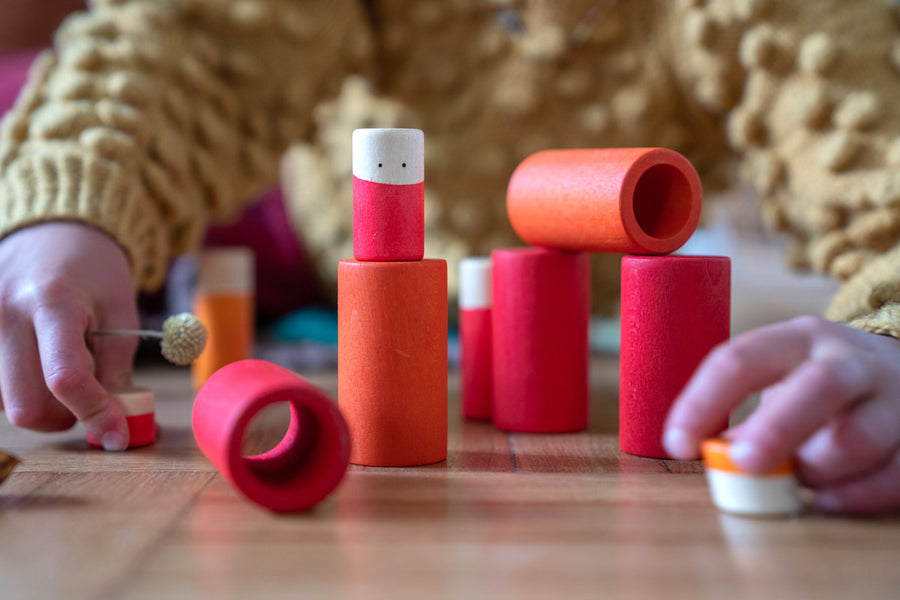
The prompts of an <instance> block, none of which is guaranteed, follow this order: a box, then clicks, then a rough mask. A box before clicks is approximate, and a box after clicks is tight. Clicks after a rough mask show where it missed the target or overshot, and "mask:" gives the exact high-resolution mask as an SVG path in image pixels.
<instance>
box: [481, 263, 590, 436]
mask: <svg viewBox="0 0 900 600" xmlns="http://www.w3.org/2000/svg"><path fill="white" fill-rule="evenodd" d="M492 263H493V264H492V269H493V296H494V298H493V300H494V305H493V315H492V335H493V347H494V360H493V375H494V403H493V413H494V415H493V418H494V424H495V425H496V426H497V427H499V428H501V429H505V430H508V431H522V432H534V433H561V432H568V431H580V430H582V429H585V428H586V427H587V425H588V404H589V394H588V359H589V351H588V326H589V319H590V304H591V298H590V295H591V292H590V289H591V285H590V279H591V274H590V260H589V255H588V254H585V253H569V252H559V251H556V250H546V249H542V248H513V249H504V250H495V251H494V253H493V255H492Z"/></svg>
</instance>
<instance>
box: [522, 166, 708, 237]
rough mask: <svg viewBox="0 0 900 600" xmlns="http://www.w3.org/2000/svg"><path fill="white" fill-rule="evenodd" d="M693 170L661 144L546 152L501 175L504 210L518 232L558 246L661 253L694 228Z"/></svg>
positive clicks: (698, 192) (696, 189)
mask: <svg viewBox="0 0 900 600" xmlns="http://www.w3.org/2000/svg"><path fill="white" fill-rule="evenodd" d="M702 202H703V191H702V188H701V186H700V178H699V177H698V175H697V171H696V170H695V169H694V167H693V165H691V163H690V161H688V160H687V159H686V158H685V157H684V156H682V155H681V154H679V153H677V152H675V151H673V150H667V149H665V148H603V149H580V150H546V151H543V152H538V153H537V154H533V155H531V156H529V157H528V158H526V159H525V160H524V161H522V163H521V164H520V165H519V166H518V167H517V168H516V170H515V172H514V173H513V175H512V178H511V179H510V181H509V187H508V189H507V195H506V208H507V212H508V213H509V220H510V223H511V224H512V226H513V229H515V231H516V233H518V234H519V236H520V237H521V238H522V239H523V240H525V241H526V242H528V243H529V244H531V245H534V246H543V247H545V248H555V249H558V250H570V251H586V252H614V253H622V254H667V253H669V252H672V251H674V250H677V249H678V248H680V247H681V246H682V245H683V244H684V243H685V242H686V241H687V240H688V238H689V237H691V235H692V234H693V232H694V230H695V229H696V228H697V224H698V222H699V220H700V209H701V206H702Z"/></svg>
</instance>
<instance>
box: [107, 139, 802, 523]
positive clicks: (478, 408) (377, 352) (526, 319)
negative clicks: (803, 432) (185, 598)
mask: <svg viewBox="0 0 900 600" xmlns="http://www.w3.org/2000/svg"><path fill="white" fill-rule="evenodd" d="M353 184H354V185H353V200H354V209H353V212H354V245H353V249H354V259H347V260H342V261H341V262H340V263H339V265H338V330H339V335H338V338H339V339H338V345H339V350H338V352H339V364H338V381H339V383H338V405H335V404H334V403H333V402H332V401H331V400H330V399H329V398H328V397H327V396H326V395H325V394H324V393H323V392H321V391H320V390H318V389H316V388H315V387H314V386H312V385H311V384H309V383H308V382H306V381H305V380H303V379H302V378H301V377H299V376H297V375H295V374H293V373H291V372H289V371H287V370H285V369H283V368H281V367H279V366H276V365H274V364H272V363H269V362H266V361H260V360H242V359H246V358H247V357H249V355H250V352H251V347H252V338H253V330H252V289H253V288H252V280H253V276H252V256H250V255H249V254H247V253H245V252H242V251H239V250H231V251H221V250H219V251H215V253H214V254H209V255H207V256H206V257H205V259H204V260H201V269H200V285H199V286H198V296H197V300H196V302H195V311H196V312H197V314H198V316H200V318H201V320H203V321H204V322H205V323H206V324H207V325H208V326H209V327H210V334H209V342H210V344H209V347H208V348H207V349H206V350H205V351H204V352H203V355H201V356H200V358H199V360H197V361H196V362H194V365H193V381H194V385H195V386H197V387H199V388H200V389H199V392H198V394H197V398H196V401H195V404H194V410H193V418H192V422H193V428H194V434H195V437H196V439H197V443H198V445H199V447H200V449H201V450H202V451H203V453H204V454H205V455H206V456H207V457H208V458H209V460H210V462H212V463H213V465H215V467H216V468H217V469H218V470H219V471H220V473H221V474H222V475H223V476H224V477H225V478H226V479H227V480H228V481H230V482H231V483H232V484H233V485H234V486H235V487H237V488H238V489H239V490H240V491H241V492H243V493H244V494H245V495H246V496H247V497H248V498H249V499H250V500H252V501H254V502H256V503H258V504H260V505H261V506H264V507H266V508H268V509H271V510H273V511H277V512H296V511H301V510H307V509H309V508H312V507H313V506H315V505H316V504H317V503H318V502H319V501H321V500H322V499H324V498H325V497H327V496H328V495H329V494H330V493H331V492H332V491H333V490H334V488H335V487H336V486H337V485H338V483H339V482H340V480H341V479H342V477H343V475H344V472H345V471H346V468H347V465H348V463H350V462H352V463H355V464H360V465H369V466H381V467H401V466H412V465H423V464H429V463H434V462H439V461H442V460H444V459H446V456H447V310H448V304H447V265H446V262H445V261H443V260H439V259H425V258H424V253H425V252H424V136H423V134H422V132H421V131H419V130H413V129H361V130H356V131H355V132H354V133H353ZM701 203H702V191H701V186H700V181H699V178H698V176H697V173H696V171H695V170H694V168H693V166H692V165H691V164H690V163H689V162H688V161H687V159H685V158H684V157H683V156H682V155H680V154H678V153H676V152H674V151H671V150H666V149H662V148H635V149H590V150H548V151H543V152H539V153H537V154H534V155H532V156H531V157H529V158H527V159H526V160H525V161H523V162H522V163H521V164H520V165H519V167H518V168H517V169H516V171H515V172H514V173H513V175H512V178H511V179H510V183H509V187H508V192H507V210H508V214H509V218H510V222H511V224H512V226H513V228H514V229H515V231H516V232H517V233H518V234H519V236H520V237H521V238H522V239H523V240H524V241H526V242H527V243H529V244H532V246H531V247H521V248H507V249H498V250H495V251H494V252H493V254H492V256H491V257H490V258H488V257H474V258H469V259H465V260H463V261H462V263H461V265H460V291H459V309H460V339H461V346H462V348H461V350H462V356H461V359H462V362H461V391H462V393H461V410H462V414H463V416H464V417H465V418H471V419H483V420H488V419H489V420H492V421H493V423H494V424H495V425H496V426H497V427H499V428H501V429H504V430H507V431H515V432H531V433H563V432H574V431H580V430H583V429H585V428H587V426H588V422H589V414H588V413H589V404H590V397H589V384H588V377H589V366H588V363H589V347H588V330H589V327H588V323H589V317H590V285H591V282H590V262H589V258H590V253H592V252H605V253H617V254H625V255H626V256H624V258H623V259H622V296H621V311H622V316H621V319H622V321H621V332H622V333H621V336H622V340H621V367H620V369H621V370H620V411H619V412H620V423H619V433H620V445H621V448H622V450H623V451H625V452H628V453H631V454H636V455H639V456H646V457H655V458H667V455H666V452H665V450H664V449H663V447H662V443H661V439H662V429H663V425H664V421H665V417H666V414H667V413H668V410H669V408H670V407H671V404H672V402H673V401H674V399H675V397H676V396H677V394H678V393H679V392H680V390H681V389H682V388H683V386H684V385H685V384H686V383H687V381H688V379H689V378H690V376H691V374H692V373H693V371H694V370H695V368H696V367H697V366H698V365H699V363H700V362H701V360H702V359H703V357H704V356H705V355H706V354H707V353H708V352H709V351H710V350H711V349H712V348H713V347H714V346H715V345H717V344H719V343H720V342H723V341H725V340H726V339H727V338H728V336H729V317H730V260H729V259H728V258H726V257H718V256H704V257H701V256H670V255H668V254H669V253H671V252H673V251H675V250H677V249H678V248H680V247H681V246H682V245H683V244H684V243H685V242H686V241H687V240H688V238H689V237H690V236H691V235H692V234H693V232H694V230H695V229H696V227H697V224H698V222H699V217H700V210H701ZM115 396H116V397H117V398H118V399H119V400H120V401H121V402H122V403H123V406H124V407H125V408H126V413H127V414H128V415H129V416H128V418H129V426H130V427H131V428H132V446H138V445H143V444H147V443H152V441H153V436H152V435H151V433H152V432H153V396H152V392H150V391H146V390H144V391H141V390H123V391H117V392H116V393H115ZM280 402H286V403H288V404H289V405H290V415H291V416H290V425H289V427H288V431H287V433H286V434H285V436H284V438H283V439H282V440H281V442H280V443H279V444H278V445H277V446H276V447H275V448H273V449H272V450H270V451H268V452H266V453H264V454H260V455H257V456H245V455H244V454H243V447H242V444H243V438H244V433H245V431H246V429H247V427H248V426H249V424H250V422H251V421H252V420H253V418H254V417H255V416H256V415H257V414H258V413H259V411H260V410H262V409H263V408H264V407H266V406H268V405H270V404H273V403H280ZM148 416H149V420H148ZM132 420H134V424H133V423H132ZM147 423H149V424H150V425H149V429H148V426H147ZM727 425H728V424H727V423H722V424H721V429H722V430H724V429H726V428H727ZM727 450H728V442H727V440H709V441H707V442H706V443H705V444H704V447H703V454H704V459H705V461H706V464H707V474H708V478H709V483H710V487H711V491H712V495H713V499H714V501H715V502H716V504H717V505H718V506H719V507H720V508H721V509H722V510H726V511H729V512H734V513H738V514H750V515H772V514H792V513H796V512H798V511H799V510H800V508H801V505H800V503H799V501H798V500H797V493H796V481H795V479H794V477H793V474H792V472H791V471H790V465H788V464H786V465H781V466H779V468H778V469H776V470H774V471H773V472H772V473H771V474H767V475H764V476H753V475H749V474H746V473H744V472H741V471H740V469H738V468H737V467H736V466H735V465H734V464H733V463H732V462H731V461H730V460H729V459H728V452H727Z"/></svg>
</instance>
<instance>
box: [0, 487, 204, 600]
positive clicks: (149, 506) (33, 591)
mask: <svg viewBox="0 0 900 600" xmlns="http://www.w3.org/2000/svg"><path fill="white" fill-rule="evenodd" d="M29 475H30V474H28V473H23V474H19V473H16V474H14V478H13V479H12V481H11V482H10V483H14V482H15V481H16V480H17V479H21V478H22V477H23V476H29ZM210 477H211V475H210V474H209V473H172V472H167V473H153V472H148V471H137V472H131V471H104V470H100V471H97V472H94V473H86V472H72V473H69V472H61V473H59V474H58V475H56V476H53V477H51V478H49V479H48V480H47V481H45V482H44V483H43V484H42V485H40V486H39V487H38V488H36V489H34V490H33V491H31V492H30V493H28V494H27V495H26V496H25V497H24V498H22V499H21V501H19V502H17V503H15V504H14V505H13V506H11V507H5V508H4V510H3V513H2V516H3V518H2V519H0V539H3V540H7V541H11V540H15V543H3V544H0V582H2V585H3V591H2V594H0V595H2V597H4V598H92V597H94V596H95V595H97V594H99V593H101V592H102V590H103V589H104V588H105V586H108V585H110V584H111V583H113V582H114V581H115V580H116V578H117V577H118V576H120V575H121V574H122V573H123V572H126V571H127V570H128V569H129V568H131V567H132V565H133V564H134V563H135V562H136V561H138V560H140V559H142V558H143V554H144V552H145V551H146V549H147V548H148V547H150V546H151V545H152V544H153V543H154V542H155V541H156V540H157V537H158V535H159V534H160V531H161V530H163V529H164V528H166V527H167V526H170V525H171V523H172V521H173V520H174V519H176V518H177V517H178V515H179V514H180V513H181V512H182V511H183V509H184V508H185V506H186V505H187V504H188V503H189V502H190V501H191V499H192V498H193V497H194V496H195V495H196V494H197V493H199V491H200V490H201V489H202V488H203V486H204V485H206V482H207V481H208V480H209V478H210ZM4 488H6V484H4ZM13 489H15V488H14V487H13ZM8 493H10V492H9V491H8V490H6V489H4V491H3V494H4V497H7V496H6V494H8ZM12 493H15V492H14V491H13V492H12ZM7 594H8V595H7Z"/></svg>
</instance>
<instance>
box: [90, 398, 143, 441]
mask: <svg viewBox="0 0 900 600" xmlns="http://www.w3.org/2000/svg"><path fill="white" fill-rule="evenodd" d="M109 393H110V394H111V395H112V396H113V397H114V398H115V399H116V400H118V402H119V404H120V406H121V407H122V411H123V412H124V413H125V421H126V423H127V424H128V447H129V448H140V447H141V446H149V445H150V444H152V443H153V442H155V441H156V394H155V393H154V392H153V390H150V389H147V388H138V387H128V388H120V389H112V390H109ZM87 442H88V444H89V445H91V446H95V447H97V448H102V447H103V444H102V443H101V442H100V440H98V439H97V438H95V437H94V436H92V435H91V434H90V433H88V434H87Z"/></svg>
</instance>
